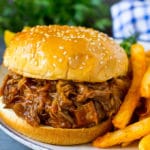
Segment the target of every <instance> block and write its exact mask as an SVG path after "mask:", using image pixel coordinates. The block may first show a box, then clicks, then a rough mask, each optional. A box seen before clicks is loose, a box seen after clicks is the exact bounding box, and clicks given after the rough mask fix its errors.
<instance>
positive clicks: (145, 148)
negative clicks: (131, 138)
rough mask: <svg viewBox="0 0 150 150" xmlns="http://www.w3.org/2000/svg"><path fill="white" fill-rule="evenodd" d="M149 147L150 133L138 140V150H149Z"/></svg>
mask: <svg viewBox="0 0 150 150" xmlns="http://www.w3.org/2000/svg"><path fill="white" fill-rule="evenodd" d="M149 149H150V134H148V135H146V136H145V137H143V138H142V139H141V140H140V142H139V150H149Z"/></svg>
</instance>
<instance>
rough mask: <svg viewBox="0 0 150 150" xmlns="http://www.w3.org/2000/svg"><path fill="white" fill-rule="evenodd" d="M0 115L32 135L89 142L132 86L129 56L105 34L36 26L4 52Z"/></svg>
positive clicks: (47, 139) (69, 142)
mask: <svg viewBox="0 0 150 150" xmlns="http://www.w3.org/2000/svg"><path fill="white" fill-rule="evenodd" d="M3 64H4V65H5V66H6V67H7V68H8V70H9V72H8V74H7V75H6V77H5V79H4V82H3V85H2V88H1V103H0V106H1V107H0V118H1V120H2V121H3V122H4V123H6V124H7V125H8V126H10V127H12V128H13V129H15V130H17V131H18V132H20V133H22V134H24V135H26V136H28V137H31V138H33V139H36V140H39V141H42V142H46V143H51V144H58V145H73V144H81V143H87V142H90V141H91V140H93V139H94V138H96V137H97V136H98V135H100V134H103V133H104V132H106V131H108V129H109V128H110V124H111V121H110V118H111V117H112V116H113V115H114V114H115V113H116V112H117V110H118V108H119V106H120V104H121V102H122V100H123V98H124V96H125V94H126V92H127V89H128V86H129V78H128V75H127V71H128V58H127V56H126V54H125V52H124V50H123V49H122V48H121V47H120V46H119V45H117V44H116V43H115V42H114V41H113V40H112V39H111V38H109V37H108V36H107V35H106V34H104V33H100V32H98V31H95V30H93V29H88V28H84V27H69V26H59V25H51V26H36V27H33V28H31V29H28V30H26V31H22V32H20V33H17V34H16V35H15V37H14V38H13V39H12V41H11V43H10V45H9V46H8V48H7V49H6V51H5V54H4V61H3Z"/></svg>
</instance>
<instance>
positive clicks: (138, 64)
mask: <svg viewBox="0 0 150 150" xmlns="http://www.w3.org/2000/svg"><path fill="white" fill-rule="evenodd" d="M130 59H131V67H132V74H133V77H132V81H131V85H130V88H129V90H128V92H127V94H126V96H125V98H124V100H123V103H122V104H121V107H120V109H119V111H118V112H117V114H116V115H115V116H114V117H113V118H112V124H113V126H114V129H115V130H114V131H112V132H108V133H106V134H105V135H103V136H101V137H98V138H97V139H96V140H94V141H93V146H95V147H100V148H107V147H111V146H114V145H122V146H126V145H128V144H130V143H132V142H133V141H135V140H139V143H138V147H139V150H150V52H145V50H144V48H143V46H142V45H140V44H134V45H132V47H131V58H130ZM139 104H143V105H142V107H143V110H144V111H142V112H141V113H139V114H138V118H137V121H132V118H133V117H134V115H135V110H136V109H137V108H138V106H139Z"/></svg>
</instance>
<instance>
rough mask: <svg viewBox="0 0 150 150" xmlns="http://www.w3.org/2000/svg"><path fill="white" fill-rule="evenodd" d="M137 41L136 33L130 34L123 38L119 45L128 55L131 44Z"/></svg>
mask: <svg viewBox="0 0 150 150" xmlns="http://www.w3.org/2000/svg"><path fill="white" fill-rule="evenodd" d="M135 43H137V35H132V36H130V37H128V38H126V39H124V40H123V41H122V42H121V43H120V46H121V47H122V48H124V50H125V52H126V53H127V55H128V56H130V48H131V45H132V44H135Z"/></svg>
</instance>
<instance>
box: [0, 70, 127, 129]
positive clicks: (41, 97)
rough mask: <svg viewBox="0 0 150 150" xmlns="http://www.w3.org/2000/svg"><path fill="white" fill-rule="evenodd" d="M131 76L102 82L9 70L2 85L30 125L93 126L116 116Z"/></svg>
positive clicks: (6, 97)
mask: <svg viewBox="0 0 150 150" xmlns="http://www.w3.org/2000/svg"><path fill="white" fill-rule="evenodd" d="M129 84H130V80H129V79H128V77H120V78H113V79H111V80H109V81H107V82H102V83H88V82H73V81H65V80H55V81H52V80H40V79H32V78H26V77H23V76H21V75H18V74H15V73H13V72H9V73H8V75H7V76H6V78H5V81H4V83H3V86H2V88H1V95H3V101H4V103H5V104H6V106H5V108H10V109H13V110H14V111H15V113H16V114H17V115H19V116H20V117H23V118H24V119H25V120H26V121H27V122H28V123H29V124H30V125H32V126H38V125H40V124H44V125H49V126H53V127H61V128H80V127H91V126H94V125H96V124H98V123H100V122H102V121H103V120H106V119H108V118H109V117H111V116H112V115H114V114H115V113H116V112H117V110H118V108H119V106H120V104H121V100H122V99H123V98H124V96H125V94H126V92H127V89H128V87H129Z"/></svg>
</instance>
